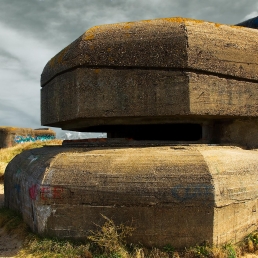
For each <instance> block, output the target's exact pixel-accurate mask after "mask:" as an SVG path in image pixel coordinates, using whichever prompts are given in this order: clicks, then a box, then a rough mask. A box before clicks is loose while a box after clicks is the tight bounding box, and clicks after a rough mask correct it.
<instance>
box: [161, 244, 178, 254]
mask: <svg viewBox="0 0 258 258" xmlns="http://www.w3.org/2000/svg"><path fill="white" fill-rule="evenodd" d="M163 250H164V251H165V252H166V253H168V254H169V257H173V255H174V252H175V249H174V247H173V246H172V245H171V244H167V245H165V246H164V247H163Z"/></svg>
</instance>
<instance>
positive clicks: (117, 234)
mask: <svg viewBox="0 0 258 258" xmlns="http://www.w3.org/2000/svg"><path fill="white" fill-rule="evenodd" d="M102 217H103V218H104V219H105V223H104V225H103V226H98V225H97V226H98V227H99V228H100V230H99V231H96V232H93V231H91V236H89V237H88V239H89V240H90V241H92V242H93V243H95V244H97V245H98V246H99V247H100V248H102V249H103V251H104V252H105V253H107V254H108V255H109V256H110V257H112V258H125V257H129V254H128V252H127V251H126V248H125V239H126V237H127V236H131V235H132V232H133V230H134V228H132V227H130V226H125V225H123V224H120V225H119V226H116V225H115V223H114V221H113V220H111V219H109V218H107V217H106V216H104V215H102Z"/></svg>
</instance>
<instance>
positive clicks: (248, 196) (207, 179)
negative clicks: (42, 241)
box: [5, 142, 258, 248]
mask: <svg viewBox="0 0 258 258" xmlns="http://www.w3.org/2000/svg"><path fill="white" fill-rule="evenodd" d="M93 144H95V143H93ZM131 144H132V145H133V144H136V145H135V146H131V147H123V146H122V145H121V146H117V147H112V145H110V146H109V147H108V145H107V146H105V147H101V146H103V144H102V143H99V144H97V145H96V146H95V147H93V145H90V143H89V147H84V148H82V147H81V148H75V147H74V148H73V147H51V148H48V147H45V148H41V149H34V150H29V151H25V152H24V153H22V154H21V155H18V156H17V157H16V158H15V159H14V160H13V161H12V162H11V163H10V164H9V165H8V167H7V169H6V173H5V205H6V206H7V207H9V208H12V209H15V210H18V211H21V212H22V214H23V218H24V220H25V221H26V222H27V223H28V224H29V225H30V227H31V228H32V229H33V230H34V231H36V232H39V233H40V234H43V235H44V234H49V235H54V236H59V237H71V238H81V237H86V236H87V235H88V234H89V230H94V229H96V226H95V225H94V223H96V224H100V225H101V224H102V223H103V218H102V217H101V215H100V214H104V215H105V216H108V217H110V218H112V219H113V220H114V221H115V223H125V224H126V223H131V222H133V226H134V227H135V228H136V230H135V231H134V234H133V237H132V239H131V241H132V242H134V243H138V242H141V243H142V244H144V245H147V246H153V245H158V246H164V244H166V243H171V244H172V245H173V246H175V247H178V248H182V247H185V246H192V245H195V244H199V243H201V242H203V241H204V240H207V241H209V242H210V243H213V244H222V243H225V242H226V241H233V242H236V241H239V240H240V239H241V238H242V237H243V236H244V235H246V234H248V233H249V232H251V231H253V230H255V229H256V223H257V218H258V215H257V212H256V208H257V207H256V205H257V197H258V191H257V189H258V188H257V182H258V180H257V177H258V175H257V169H258V153H257V151H256V150H254V151H250V150H243V149H241V148H237V147H226V146H225V147H217V146H205V145H191V146H183V145H181V146H180V145H178V146H173V145H171V146H169V143H167V144H168V145H166V146H156V147H148V146H150V145H152V144H153V143H152V142H148V143H146V142H145V143H144V145H145V146H142V147H141V146H138V147H137V143H135V142H132V143H131ZM148 144H149V145H148ZM90 146H92V147H90Z"/></svg>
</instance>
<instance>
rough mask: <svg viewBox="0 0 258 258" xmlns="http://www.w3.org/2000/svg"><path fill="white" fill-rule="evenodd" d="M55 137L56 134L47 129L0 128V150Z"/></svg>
mask: <svg viewBox="0 0 258 258" xmlns="http://www.w3.org/2000/svg"><path fill="white" fill-rule="evenodd" d="M55 137H56V133H55V132H54V131H53V130H51V129H49V128H39V129H31V128H19V127H10V126H0V148H8V147H12V146H14V145H16V144H19V143H23V142H27V141H36V140H47V139H53V138H55Z"/></svg>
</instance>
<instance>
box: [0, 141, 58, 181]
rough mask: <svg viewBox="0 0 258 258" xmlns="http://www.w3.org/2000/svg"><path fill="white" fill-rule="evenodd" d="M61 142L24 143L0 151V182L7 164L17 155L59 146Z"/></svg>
mask: <svg viewBox="0 0 258 258" xmlns="http://www.w3.org/2000/svg"><path fill="white" fill-rule="evenodd" d="M61 144H62V140H58V139H55V140H50V141H45V142H41V141H36V142H26V143H22V144H18V145H16V146H13V147H10V148H4V149H0V182H1V181H3V177H4V171H5V168H6V167H7V165H8V163H9V162H10V161H11V160H12V159H13V158H14V157H15V156H16V155H18V154H20V153H21V152H23V151H25V150H29V149H34V148H41V147H43V146H46V145H61Z"/></svg>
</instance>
